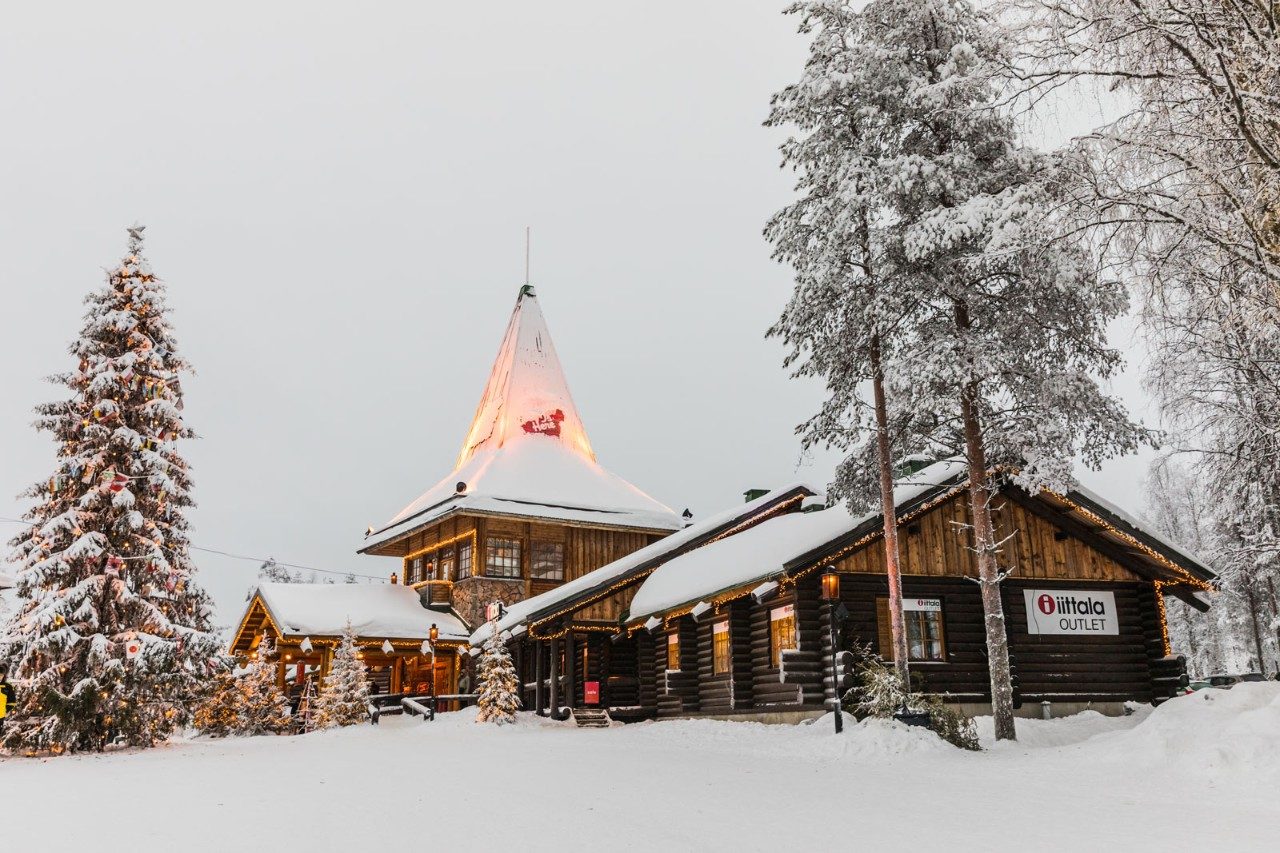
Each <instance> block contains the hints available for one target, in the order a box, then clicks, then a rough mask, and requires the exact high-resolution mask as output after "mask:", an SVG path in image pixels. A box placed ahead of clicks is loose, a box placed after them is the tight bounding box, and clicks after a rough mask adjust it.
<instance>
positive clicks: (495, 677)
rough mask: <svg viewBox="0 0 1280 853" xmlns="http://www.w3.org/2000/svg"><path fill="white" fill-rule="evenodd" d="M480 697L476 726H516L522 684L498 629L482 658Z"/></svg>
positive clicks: (490, 639)
mask: <svg viewBox="0 0 1280 853" xmlns="http://www.w3.org/2000/svg"><path fill="white" fill-rule="evenodd" d="M479 676H480V696H479V698H478V699H477V700H476V705H478V706H479V708H480V712H479V713H478V714H477V715H476V722H477V723H498V724H499V725H502V724H503V723H514V722H515V721H516V711H518V710H520V693H519V690H520V682H519V680H518V679H517V678H516V668H515V664H513V663H512V662H511V653H510V652H508V651H507V645H506V643H504V642H503V641H502V637H501V636H500V635H499V634H498V631H497V629H496V627H495V629H494V631H493V632H492V633H491V634H490V636H489V639H488V640H486V641H485V644H484V654H482V655H481V656H480V673H479Z"/></svg>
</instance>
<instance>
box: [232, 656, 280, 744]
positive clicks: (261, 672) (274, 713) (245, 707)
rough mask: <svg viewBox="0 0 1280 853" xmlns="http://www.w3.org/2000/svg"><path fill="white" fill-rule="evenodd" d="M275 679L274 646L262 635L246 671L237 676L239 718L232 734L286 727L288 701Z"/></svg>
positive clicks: (267, 732) (273, 731)
mask: <svg viewBox="0 0 1280 853" xmlns="http://www.w3.org/2000/svg"><path fill="white" fill-rule="evenodd" d="M276 678H277V667H276V649H275V645H274V644H273V643H272V642H271V638H270V637H263V638H262V642H260V643H259V644H258V648H257V651H256V652H255V657H254V659H253V663H252V664H251V665H250V666H249V671H248V672H247V673H245V674H244V675H242V676H240V678H239V694H240V695H239V710H240V719H239V722H238V724H237V727H236V732H235V733H236V734H240V735H266V734H281V733H283V732H286V731H288V730H289V700H288V698H287V697H286V696H285V695H284V691H283V690H281V689H280V685H279V683H277V681H276Z"/></svg>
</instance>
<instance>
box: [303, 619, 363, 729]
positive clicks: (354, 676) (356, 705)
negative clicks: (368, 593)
mask: <svg viewBox="0 0 1280 853" xmlns="http://www.w3.org/2000/svg"><path fill="white" fill-rule="evenodd" d="M311 719H312V728H316V729H328V728H332V727H334V726H350V725H355V724H356V723H359V722H363V721H364V720H367V719H369V680H368V676H367V670H366V667H365V665H364V661H362V660H361V659H360V650H359V648H358V647H357V646H356V632H355V629H354V628H352V627H351V623H350V622H348V623H347V627H346V629H345V630H343V632H342V640H341V642H339V643H338V648H337V649H336V650H335V651H334V654H333V665H332V666H331V667H330V668H329V674H328V676H326V677H325V680H324V686H323V687H321V688H320V695H319V696H317V697H316V704H315V708H314V710H313V711H312V718H311Z"/></svg>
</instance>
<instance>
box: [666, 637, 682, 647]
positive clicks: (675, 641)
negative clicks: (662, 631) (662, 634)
mask: <svg viewBox="0 0 1280 853" xmlns="http://www.w3.org/2000/svg"><path fill="white" fill-rule="evenodd" d="M667 645H668V646H678V645H680V635H679V634H667Z"/></svg>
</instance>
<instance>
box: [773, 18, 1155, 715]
mask: <svg viewBox="0 0 1280 853" xmlns="http://www.w3.org/2000/svg"><path fill="white" fill-rule="evenodd" d="M853 9H854V4H852V3H850V2H830V0H813V2H800V3H794V4H793V5H792V6H791V7H790V11H791V12H793V13H796V14H799V15H801V16H802V21H803V23H802V27H801V29H802V31H811V32H815V33H816V35H815V42H816V43H817V44H818V45H819V47H820V48H821V49H820V50H819V51H818V53H817V54H816V59H815V58H814V57H811V63H812V64H811V66H810V67H809V68H807V69H806V73H807V74H808V75H809V77H808V78H807V79H806V80H805V81H804V84H803V85H802V86H801V87H799V88H797V89H795V90H794V91H793V90H788V92H790V94H786V93H784V103H783V104H782V105H781V106H786V107H787V108H788V111H790V112H802V111H803V109H805V108H807V107H809V106H813V104H812V103H806V102H812V101H814V99H819V103H818V104H817V108H820V109H832V110H834V109H836V108H837V106H839V107H840V108H843V109H844V110H845V114H846V115H850V116H853V117H855V118H857V119H858V120H859V122H858V124H856V125H855V126H854V127H853V128H852V129H851V130H850V131H849V132H848V133H847V134H846V138H847V139H848V140H849V143H850V144H851V145H852V146H853V150H851V151H850V152H849V154H848V156H846V158H845V162H844V165H843V168H836V167H834V166H833V167H830V168H828V170H827V172H828V173H829V174H830V175H831V181H832V182H833V185H832V187H831V188H830V189H827V190H825V191H826V192H827V193H829V195H830V198H831V199H832V200H833V201H832V202H831V203H830V204H828V206H827V209H826V210H819V211H817V213H820V214H821V215H810V216H801V217H800V218H799V219H797V220H796V221H795V222H794V223H792V227H791V231H792V232H793V233H790V234H788V235H787V239H788V240H790V241H791V242H792V244H799V243H800V242H801V241H808V242H809V243H810V244H820V243H824V242H832V243H834V244H836V245H835V250H834V251H828V252H826V253H825V255H824V256H823V257H822V259H821V262H822V267H825V269H823V268H822V267H820V269H819V272H820V274H821V276H822V277H823V278H822V279H820V280H821V281H822V283H823V285H824V287H825V288H826V289H827V290H828V291H829V295H828V296H827V301H828V302H836V303H839V304H841V305H842V306H843V305H844V304H845V303H848V302H850V301H854V300H858V301H861V302H862V303H863V306H865V307H863V308H862V309H861V310H862V311H863V312H864V313H866V314H867V316H868V317H869V318H870V319H869V321H868V323H867V325H869V326H870V327H871V329H872V332H873V333H874V332H880V333H881V334H880V338H879V343H880V344H881V347H882V348H881V351H880V353H879V356H880V359H881V361H880V364H879V367H880V372H881V373H882V375H883V377H884V385H885V389H884V390H885V394H884V397H885V400H884V401H883V403H882V405H883V406H884V409H885V411H884V412H883V415H882V416H881V417H880V418H878V420H879V422H880V423H881V424H885V425H891V427H892V430H893V431H894V432H896V433H897V438H898V443H899V449H900V450H901V451H903V452H907V453H915V452H917V451H932V452H933V453H934V454H941V453H945V454H947V455H951V454H961V455H963V456H964V457H965V459H966V460H967V462H968V465H969V470H970V485H969V492H970V493H969V504H970V510H971V513H972V519H973V523H972V526H971V530H970V533H971V545H970V547H971V548H972V550H973V551H974V552H975V554H976V558H977V564H978V575H979V577H978V579H977V580H978V583H979V587H980V590H981V594H982V602H983V610H984V617H985V619H984V622H985V626H986V640H987V652H988V660H989V668H990V672H991V692H992V705H993V713H994V716H995V720H996V736H997V737H998V738H1013V737H1014V736H1015V732H1014V726H1013V691H1012V684H1011V678H1010V671H1009V657H1008V641H1007V636H1006V631H1005V625H1004V612H1003V605H1002V602H1001V595H1000V583H1001V581H1002V580H1003V579H1004V577H1005V576H1006V575H1007V574H1008V572H1009V571H1011V570H1013V569H1014V568H1015V567H1012V566H1008V565H1006V566H1001V565H1000V559H1001V549H1000V546H999V542H998V541H997V539H996V536H995V531H994V524H993V519H992V514H991V513H992V506H991V502H992V500H993V499H994V498H995V495H996V492H997V491H998V483H996V482H995V481H994V480H993V478H992V477H991V476H990V474H989V472H990V471H991V470H992V469H993V467H996V466H1009V467H1010V468H1012V469H1013V470H1015V471H1016V472H1017V479H1018V481H1019V483H1020V484H1021V485H1023V486H1025V487H1027V488H1028V489H1031V490H1032V491H1035V490H1037V489H1039V488H1040V487H1042V486H1044V485H1055V486H1058V487H1060V488H1065V487H1066V485H1067V484H1069V483H1070V481H1071V470H1072V463H1073V461H1074V459H1075V457H1076V456H1077V455H1079V456H1082V457H1083V458H1084V461H1085V462H1086V463H1089V464H1093V465H1096V464H1098V463H1099V462H1100V461H1101V460H1102V459H1105V458H1107V457H1108V456H1110V455H1113V454H1115V453H1118V452H1124V451H1128V450H1132V449H1133V448H1134V447H1135V446H1136V445H1137V443H1138V442H1139V441H1141V440H1142V439H1143V438H1144V437H1145V433H1143V432H1142V431H1141V430H1139V429H1138V428H1137V427H1135V426H1134V425H1133V424H1132V423H1130V421H1129V420H1128V417H1127V416H1126V414H1125V412H1124V410H1123V408H1122V407H1121V406H1119V405H1118V404H1117V403H1116V402H1115V401H1113V400H1111V399H1110V398H1108V397H1107V396H1106V395H1105V394H1104V393H1103V392H1102V390H1101V387H1100V385H1099V384H1098V380H1099V379H1102V378H1106V377H1107V376H1108V375H1109V374H1111V373H1112V372H1114V370H1115V369H1116V368H1117V366H1118V364H1119V356H1118V354H1117V353H1116V352H1115V351H1114V350H1112V349H1110V348H1109V347H1108V346H1107V345H1106V336H1105V330H1106V323H1107V322H1108V321H1109V320H1110V319H1112V318H1113V317H1115V316H1117V315H1119V314H1120V313H1121V312H1123V310H1124V309H1125V306H1126V301H1125V296H1124V293H1123V291H1122V290H1121V289H1119V288H1116V287H1115V286H1114V285H1113V284H1111V283H1110V282H1104V281H1102V280H1100V279H1099V278H1098V277H1097V276H1096V275H1095V274H1094V273H1093V268H1092V266H1091V265H1090V264H1089V263H1088V257H1087V255H1086V254H1085V252H1084V250H1083V248H1082V247H1080V246H1077V245H1074V244H1073V243H1072V242H1071V241H1069V240H1065V239H1062V235H1060V234H1057V233H1055V232H1054V231H1053V230H1052V226H1053V225H1054V224H1056V223H1055V222H1054V220H1053V217H1052V216H1051V211H1052V210H1053V209H1054V200H1055V199H1054V192H1055V191H1056V184H1055V181H1056V180H1057V178H1058V174H1057V171H1056V163H1055V161H1053V160H1052V158H1049V157H1046V156H1044V155H1042V154H1040V153H1038V152H1035V151H1032V150H1030V149H1028V148H1026V147H1025V146H1023V145H1021V144H1020V143H1019V141H1018V139H1017V137H1016V134H1015V131H1014V125H1013V122H1012V120H1011V119H1010V118H1009V117H1008V116H1007V115H1005V114H1004V113H1002V111H1001V110H1000V109H999V108H998V103H997V91H996V87H995V84H994V83H993V75H994V74H995V72H996V70H997V69H999V68H1002V67H1004V66H1006V65H1007V63H1008V58H1007V55H1006V53H1007V44H1006V41H1007V40H1006V34H1005V33H1003V32H1002V31H1001V30H1000V29H999V28H998V27H997V26H996V25H995V24H994V23H993V22H992V20H990V19H989V18H988V17H986V16H985V15H984V14H983V13H981V12H979V11H977V10H975V9H974V8H973V7H972V6H971V5H970V4H969V3H967V2H965V0H873V2H870V3H867V4H866V5H865V6H863V7H862V8H861V9H860V10H859V11H856V12H855V11H853ZM787 99H790V100H794V101H795V102H796V104H798V107H796V108H795V109H792V107H793V106H795V105H792V104H790V103H789V100H787ZM778 108H779V104H777V103H775V110H777V109H778ZM783 117H784V118H785V117H786V115H785V114H784V116H783ZM832 127H833V129H830V130H827V129H825V128H820V129H817V130H816V132H828V133H830V134H834V133H836V132H837V129H836V128H838V126H837V125H835V124H834V123H833V126H832ZM810 141H811V140H809V139H806V140H805V141H804V143H795V145H797V146H798V145H801V144H808V143H809V142H810ZM847 197H851V198H852V199H853V203H852V204H850V205H849V211H852V213H853V218H850V215H849V211H846V210H844V209H842V208H841V206H840V205H839V203H838V202H839V201H840V200H841V199H843V198H847ZM859 211H861V213H859ZM860 231H861V232H862V233H863V234H865V235H866V239H865V243H864V246H865V247H858V248H857V249H856V251H850V249H851V248H853V246H852V245H851V244H853V243H855V242H856V241H854V240H853V239H852V238H851V237H849V236H846V235H848V234H853V235H855V236H858V235H859V232H860ZM805 251H808V250H807V249H805V248H804V247H803V246H802V247H801V249H800V250H797V254H800V253H803V252H805ZM842 258H849V259H850V261H842V260H841V259H842ZM867 258H870V259H871V260H872V261H874V262H875V264H876V267H875V270H874V272H873V274H871V275H866V274H859V275H857V276H854V277H852V278H851V277H850V276H848V275H846V274H844V272H843V271H841V270H839V269H838V268H835V265H836V264H838V263H841V262H844V263H846V265H847V264H848V263H849V262H852V263H854V264H857V263H861V262H862V261H863V260H864V259H867ZM851 281H852V284H851V283H850V282H851ZM861 288H870V289H873V290H874V293H873V294H871V295H863V294H854V295H852V296H851V295H850V291H855V290H859V289H861ZM800 320H801V325H802V327H801V328H800V329H799V330H798V331H797V330H795V329H788V334H789V335H791V336H792V340H793V342H798V343H799V345H800V346H801V347H807V348H809V351H810V352H811V353H817V354H818V357H819V358H820V359H821V360H822V364H821V365H819V366H822V365H827V366H828V367H826V369H823V370H820V371H815V372H821V373H822V375H824V376H826V377H827V378H828V385H829V388H830V387H831V386H832V385H833V384H834V386H835V389H834V391H833V393H832V394H831V400H830V401H829V403H828V408H827V409H825V410H824V412H823V413H822V415H820V416H819V417H820V419H822V420H819V426H820V427H821V428H822V429H825V430H828V431H831V432H837V431H838V430H840V429H842V428H843V427H845V426H846V425H847V424H848V423H849V422H850V421H851V420H852V421H854V422H856V419H857V418H858V417H863V418H865V415H858V414H854V415H850V414H848V412H849V410H850V409H851V408H853V407H854V405H855V404H856V401H857V397H858V393H859V392H858V385H859V384H860V383H862V382H865V381H866V380H867V379H869V378H871V375H874V369H873V367H872V366H873V362H872V359H871V357H872V354H873V353H872V347H871V345H872V344H873V343H875V342H876V340H875V339H874V338H868V337H867V335H866V334H863V335H862V336H861V337H858V338H855V339H854V340H853V342H852V343H848V344H847V345H846V340H847V339H848V338H850V337H851V336H853V335H856V334H858V332H857V325H858V322H859V320H860V317H859V316H858V313H851V312H849V311H848V310H847V309H845V308H843V307H842V308H841V309H840V311H838V312H832V311H830V310H828V309H827V307H826V305H824V304H823V303H822V300H819V301H818V302H817V304H814V305H810V306H806V310H805V311H804V312H803V313H802V315H801V317H800ZM890 333H891V334H890ZM815 342H816V344H815ZM819 347H827V348H829V349H828V350H826V351H820V350H819ZM846 353H848V354H847V355H846ZM869 373H870V374H871V375H869ZM833 378H834V383H833V381H832V380H833ZM877 403H880V401H879V400H877ZM877 440H878V439H877ZM873 457H874V454H866V453H864V454H862V455H861V458H859V459H856V460H853V461H851V462H847V463H846V464H845V465H843V466H842V467H841V471H839V472H838V475H837V476H838V481H837V484H836V485H837V488H838V490H841V491H843V492H844V493H846V494H857V493H863V494H869V493H875V492H877V491H878V492H881V493H883V491H884V490H883V488H882V487H881V486H880V482H878V481H879V480H880V478H881V473H882V471H883V467H884V466H883V464H880V465H878V466H877V465H876V464H873V463H871V461H870V460H871V458H873ZM877 469H879V470H877ZM868 474H874V475H875V476H874V477H869V476H867V475H868ZM873 484H874V485H873Z"/></svg>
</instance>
